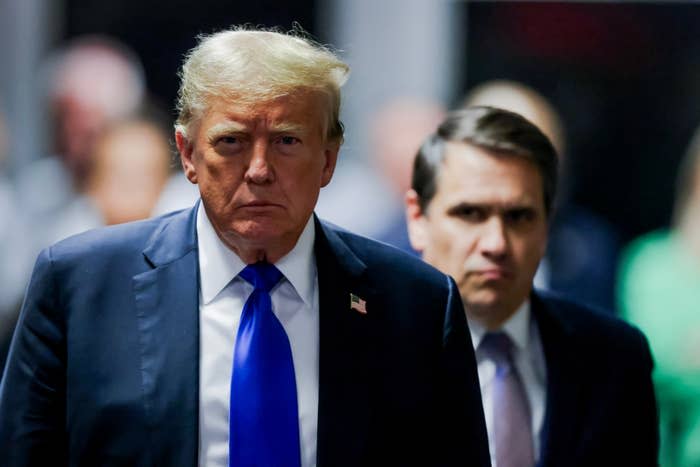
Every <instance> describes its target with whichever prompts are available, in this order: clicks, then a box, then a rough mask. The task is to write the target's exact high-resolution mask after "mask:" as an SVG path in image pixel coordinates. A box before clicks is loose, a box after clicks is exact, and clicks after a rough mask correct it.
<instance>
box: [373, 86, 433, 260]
mask: <svg viewBox="0 0 700 467" xmlns="http://www.w3.org/2000/svg"><path fill="white" fill-rule="evenodd" d="M445 113H446V112H445V109H444V108H443V107H442V106H441V105H439V104H438V103H436V102H433V101H430V100H427V99H418V98H411V97H403V98H397V99H393V100H391V101H389V102H388V103H387V104H385V105H384V106H383V107H382V108H381V109H379V111H378V112H377V113H376V114H374V115H373V116H372V118H371V120H370V143H371V144H370V148H371V149H372V159H371V160H372V162H373V163H374V164H375V167H376V168H377V170H378V172H379V174H380V176H381V178H382V180H384V181H385V183H386V185H387V187H388V188H389V194H388V196H389V199H390V201H391V209H390V211H388V212H387V213H386V215H385V216H384V218H383V219H382V226H381V229H379V231H378V233H377V237H376V238H377V240H381V241H383V242H386V243H389V244H390V245H394V246H395V247H397V248H400V249H402V250H404V251H407V252H410V253H415V250H413V248H412V247H411V243H410V241H409V239H408V230H407V229H406V210H405V207H404V204H403V197H404V195H405V194H406V191H408V189H409V188H410V187H411V171H412V166H413V157H414V155H415V154H416V152H418V149H420V145H421V144H422V143H423V141H424V140H425V138H427V137H428V135H430V134H431V133H433V132H434V131H435V129H436V128H437V127H438V125H439V124H440V122H441V121H442V120H443V118H445Z"/></svg>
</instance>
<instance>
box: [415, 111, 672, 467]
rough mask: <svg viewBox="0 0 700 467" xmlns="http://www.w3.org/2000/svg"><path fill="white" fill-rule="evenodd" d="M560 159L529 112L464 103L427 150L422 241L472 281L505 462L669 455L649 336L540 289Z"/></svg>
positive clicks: (476, 338) (418, 240) (620, 461)
mask: <svg viewBox="0 0 700 467" xmlns="http://www.w3.org/2000/svg"><path fill="white" fill-rule="evenodd" d="M556 162H557V155H556V151H555V149H554V148H553V146H552V144H551V143H550V141H549V140H548V139H547V137H546V136H545V135H544V134H543V133H542V132H541V131H540V130H539V129H538V128H537V127H535V126H534V125H533V124H531V123H530V122H528V121H527V120H525V119H524V118H523V117H521V116H520V115H518V114H515V113H512V112H508V111H505V110H500V109H496V108H491V107H472V108H468V109H466V110H462V111H457V112H454V113H452V114H450V115H449V116H448V117H447V119H446V120H445V121H444V122H443V123H442V124H441V125H440V127H439V128H438V130H437V132H436V133H435V134H434V135H432V136H431V137H429V139H428V140H427V141H426V142H425V143H424V144H423V146H422V147H421V149H420V151H419V153H418V155H417V157H416V161H415V164H414V173H413V180H412V190H410V191H409V192H408V193H407V195H406V203H407V217H408V224H409V225H408V227H409V234H410V238H411V242H412V244H413V247H414V248H416V250H418V251H420V252H422V255H423V258H424V259H425V260H426V261H427V262H428V263H430V264H432V265H433V266H436V267H438V268H439V269H441V270H442V271H443V272H445V273H448V274H450V275H452V276H453V277H454V278H455V280H456V281H457V284H458V287H459V289H460V294H461V296H462V301H463V303H464V306H465V310H466V312H467V316H468V319H469V320H470V329H471V333H472V342H473V344H474V347H475V350H476V356H477V365H478V371H479V377H480V383H481V390H482V396H483V403H484V413H485V416H486V423H487V429H488V435H489V444H490V449H491V458H492V464H493V465H494V466H496V467H511V466H534V465H539V466H563V465H565V466H567V467H574V466H594V465H635V466H647V465H655V464H656V462H657V461H656V458H657V450H658V441H657V439H658V429H657V418H656V404H655V399H654V393H653V389H652V383H651V370H652V361H651V357H650V354H649V348H648V345H647V342H646V339H645V338H644V336H643V335H642V334H641V333H640V332H639V331H638V330H637V329H635V328H633V327H631V326H629V325H627V324H624V323H623V322H622V321H619V320H617V319H614V318H611V317H609V316H605V315H603V314H600V313H596V312H594V311H591V310H589V309H586V308H584V307H582V306H579V305H576V304H574V303H572V302H569V301H566V300H563V299H560V298H555V297H551V296H547V295H544V294H542V293H540V292H536V291H533V289H532V279H533V277H534V274H535V271H536V269H537V265H538V263H539V261H540V259H541V258H542V255H543V254H544V251H545V247H546V242H547V227H548V221H549V218H550V210H551V206H552V201H553V198H554V194H555V188H556V174H557V165H556Z"/></svg>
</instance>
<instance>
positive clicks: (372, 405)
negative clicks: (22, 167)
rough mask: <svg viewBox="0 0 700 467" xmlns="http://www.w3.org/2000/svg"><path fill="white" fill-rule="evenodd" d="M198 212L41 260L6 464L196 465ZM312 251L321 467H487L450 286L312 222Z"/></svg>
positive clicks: (107, 232)
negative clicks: (353, 304)
mask: <svg viewBox="0 0 700 467" xmlns="http://www.w3.org/2000/svg"><path fill="white" fill-rule="evenodd" d="M195 212H196V209H190V210H185V211H181V212H178V213H174V214H170V215H166V216H164V217H161V218H156V219H152V220H148V221H144V222H138V223H133V224H125V225H122V226H115V227H109V228H105V229H99V230H95V231H91V232H87V233H85V234H81V235H78V236H75V237H72V238H70V239H68V240H65V241H63V242H60V243H58V244H56V245H54V246H53V247H51V248H48V249H46V250H45V251H43V252H42V253H41V255H40V256H39V259H38V261H37V264H36V266H35V270H34V274H33V277H32V280H31V283H30V286H29V290H28V294H27V298H26V300H25V303H24V305H23V309H22V312H21V315H20V319H19V322H18V326H17V329H16V332H15V336H14V338H13V343H12V346H11V349H10V355H9V358H8V364H7V368H6V372H5V376H4V379H3V382H2V385H1V386H0V452H1V453H2V456H3V459H2V461H3V464H2V465H7V466H20V465H22V466H25V465H32V466H38V465H52V466H60V465H71V466H98V465H99V466H113V465H124V466H126V465H128V466H132V467H133V466H159V467H160V466H189V467H191V466H195V465H196V464H197V452H198V400H199V394H198V388H199V322H198V287H199V285H198V258H197V241H196V228H195V217H196V216H195ZM314 248H315V255H316V261H317V269H318V280H319V302H320V362H319V379H320V382H319V418H318V440H317V443H318V459H317V460H318V465H319V466H333V467H335V466H345V465H347V466H362V465H474V466H485V465H488V464H489V459H488V447H487V440H486V431H485V424H484V419H483V411H482V408H481V396H480V391H479V386H478V380H477V372H476V364H475V360H474V355H473V350H472V347H471V343H470V342H471V341H470V337H469V333H468V328H467V325H466V320H465V317H464V313H463V310H462V305H461V301H460V295H459V293H458V291H457V289H456V287H455V284H454V282H453V281H452V280H451V279H449V278H448V277H447V276H445V275H443V274H441V273H439V272H437V270H435V269H433V268H431V267H429V266H427V265H425V264H423V263H422V262H421V261H420V260H418V259H415V258H412V257H410V256H409V255H406V254H403V253H400V252H398V250H394V249H393V248H390V247H387V246H385V245H382V244H379V243H376V242H373V241H370V240H367V239H364V238H361V237H358V236H356V235H353V234H350V233H347V232H344V231H341V230H339V229H336V228H334V227H331V226H328V225H324V224H322V223H321V222H319V221H318V220H316V243H315V247H314ZM351 293H353V294H356V295H358V296H359V297H361V298H362V299H364V300H366V302H367V313H366V314H361V313H358V312H356V311H353V310H351V309H350V294H351Z"/></svg>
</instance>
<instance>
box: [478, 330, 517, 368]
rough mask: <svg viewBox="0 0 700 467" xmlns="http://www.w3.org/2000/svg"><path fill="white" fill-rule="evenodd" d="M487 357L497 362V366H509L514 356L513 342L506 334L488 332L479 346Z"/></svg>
mask: <svg viewBox="0 0 700 467" xmlns="http://www.w3.org/2000/svg"><path fill="white" fill-rule="evenodd" d="M479 349H481V350H482V351H483V352H484V353H485V354H486V356H488V357H489V358H491V359H492V360H493V361H494V362H496V365H497V366H499V367H500V366H503V365H508V364H510V362H511V359H512V354H513V340H512V339H511V338H510V337H509V336H508V334H506V333H505V332H502V331H499V332H487V333H486V335H485V336H484V338H483V339H482V340H481V344H479Z"/></svg>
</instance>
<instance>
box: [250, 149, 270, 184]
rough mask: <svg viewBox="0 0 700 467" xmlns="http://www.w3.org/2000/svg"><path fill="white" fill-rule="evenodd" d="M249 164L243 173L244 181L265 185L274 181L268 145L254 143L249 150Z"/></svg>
mask: <svg viewBox="0 0 700 467" xmlns="http://www.w3.org/2000/svg"><path fill="white" fill-rule="evenodd" d="M251 151H252V152H251V155H250V162H249V163H248V167H247V168H246V171H245V175H244V178H245V181H246V182H248V183H254V184H258V185H260V184H265V183H270V182H273V181H274V180H275V171H274V168H273V166H272V161H271V154H270V151H269V145H268V144H267V142H266V141H256V142H255V143H254V144H253V147H252V148H251Z"/></svg>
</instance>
